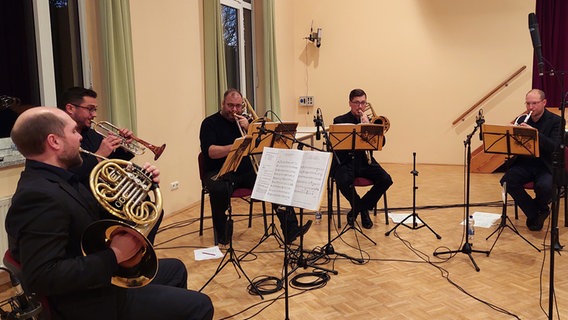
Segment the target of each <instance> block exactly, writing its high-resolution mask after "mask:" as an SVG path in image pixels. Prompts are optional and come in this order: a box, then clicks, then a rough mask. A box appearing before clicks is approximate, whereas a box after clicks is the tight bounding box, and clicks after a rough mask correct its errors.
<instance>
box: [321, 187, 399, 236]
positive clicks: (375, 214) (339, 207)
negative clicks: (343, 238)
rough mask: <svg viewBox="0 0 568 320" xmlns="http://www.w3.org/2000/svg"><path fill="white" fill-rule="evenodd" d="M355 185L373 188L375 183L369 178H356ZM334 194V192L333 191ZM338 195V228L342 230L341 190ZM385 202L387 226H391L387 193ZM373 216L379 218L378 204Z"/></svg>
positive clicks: (384, 197) (337, 191)
mask: <svg viewBox="0 0 568 320" xmlns="http://www.w3.org/2000/svg"><path fill="white" fill-rule="evenodd" d="M333 184H335V179H333ZM333 184H332V188H333ZM353 185H354V186H355V187H368V186H372V185H373V181H371V180H369V179H367V178H363V177H356V178H355V180H354V181H353ZM331 192H333V190H332V191H331ZM336 195H337V227H339V228H341V205H340V203H339V199H340V198H341V194H340V192H339V188H337V189H336ZM383 200H384V204H385V207H384V211H385V224H387V225H388V224H389V208H388V206H387V193H386V192H385V194H384V195H383ZM373 214H374V216H377V204H376V203H375V207H374V209H373Z"/></svg>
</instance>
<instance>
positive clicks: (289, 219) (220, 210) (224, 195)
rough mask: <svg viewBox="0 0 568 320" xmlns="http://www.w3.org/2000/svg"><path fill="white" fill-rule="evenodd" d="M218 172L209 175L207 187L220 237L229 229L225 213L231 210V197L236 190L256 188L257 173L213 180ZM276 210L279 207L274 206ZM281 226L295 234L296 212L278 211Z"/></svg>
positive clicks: (231, 175)
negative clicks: (228, 209)
mask: <svg viewBox="0 0 568 320" xmlns="http://www.w3.org/2000/svg"><path fill="white" fill-rule="evenodd" d="M215 174H216V172H211V173H208V174H207V177H206V179H205V186H206V187H207V189H208V190H209V202H210V204H211V214H212V216H213V227H214V228H215V232H216V233H217V234H218V235H224V234H225V229H226V228H227V215H226V214H225V212H226V211H227V208H229V201H230V198H229V195H230V194H232V193H233V190H235V189H236V188H249V189H252V188H254V182H255V181H256V173H254V171H251V172H247V173H244V174H243V173H241V174H239V173H234V172H233V173H229V174H227V175H226V176H225V177H223V179H219V180H213V179H211V178H212V177H213V176H214V175H215ZM272 207H273V210H276V207H277V205H273V206H272ZM276 215H277V217H278V220H280V226H281V227H282V230H283V231H284V232H295V231H296V230H297V228H298V219H297V218H296V214H295V213H294V210H293V209H291V208H290V207H288V208H287V210H283V211H278V210H277V211H276Z"/></svg>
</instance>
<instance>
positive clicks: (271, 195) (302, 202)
mask: <svg viewBox="0 0 568 320" xmlns="http://www.w3.org/2000/svg"><path fill="white" fill-rule="evenodd" d="M330 164H331V154H330V153H327V152H317V151H302V150H295V149H292V150H288V149H276V148H268V147H267V148H264V151H263V153H262V159H261V162H260V168H259V169H258V175H257V178H256V182H255V185H254V188H253V191H252V198H253V199H257V200H263V201H268V202H272V203H278V204H282V205H288V206H294V207H300V208H305V209H310V210H319V205H320V202H321V198H322V194H323V186H324V182H325V180H326V178H327V175H328V173H329V166H330Z"/></svg>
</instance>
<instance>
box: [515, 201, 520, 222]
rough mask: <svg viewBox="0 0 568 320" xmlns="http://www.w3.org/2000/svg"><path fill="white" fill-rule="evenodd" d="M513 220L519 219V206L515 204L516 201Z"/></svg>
mask: <svg viewBox="0 0 568 320" xmlns="http://www.w3.org/2000/svg"><path fill="white" fill-rule="evenodd" d="M515 220H519V207H518V206H517V203H516V202H515Z"/></svg>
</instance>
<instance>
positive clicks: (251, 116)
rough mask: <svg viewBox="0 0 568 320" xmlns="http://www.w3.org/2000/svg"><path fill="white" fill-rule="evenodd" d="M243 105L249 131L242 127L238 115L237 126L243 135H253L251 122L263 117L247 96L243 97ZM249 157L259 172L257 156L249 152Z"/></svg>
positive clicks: (256, 171) (255, 170)
mask: <svg viewBox="0 0 568 320" xmlns="http://www.w3.org/2000/svg"><path fill="white" fill-rule="evenodd" d="M243 106H244V108H245V110H243V113H242V114H241V115H242V116H244V117H245V118H247V119H248V121H249V127H248V130H247V132H245V130H244V129H243V128H242V127H241V125H240V124H239V120H238V119H237V117H235V122H236V124H237V127H238V128H239V132H240V133H241V137H245V136H247V135H250V136H252V132H251V127H250V124H252V123H255V122H258V121H261V120H262V119H261V118H259V117H258V115H257V114H256V112H255V111H254V108H253V107H252V105H251V104H250V102H249V101H248V99H247V98H245V97H243ZM249 158H250V162H251V164H252V168H253V169H254V172H255V173H258V163H257V161H256V158H255V157H254V155H252V154H249Z"/></svg>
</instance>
